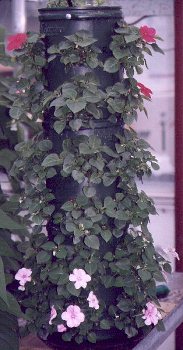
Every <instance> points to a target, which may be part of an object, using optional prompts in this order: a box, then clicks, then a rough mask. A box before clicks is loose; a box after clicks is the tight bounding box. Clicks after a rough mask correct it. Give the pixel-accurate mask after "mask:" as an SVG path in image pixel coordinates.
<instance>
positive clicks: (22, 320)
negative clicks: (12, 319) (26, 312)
mask: <svg viewBox="0 0 183 350" xmlns="http://www.w3.org/2000/svg"><path fill="white" fill-rule="evenodd" d="M26 325H27V321H26V320H24V318H18V326H19V327H25V326H26Z"/></svg>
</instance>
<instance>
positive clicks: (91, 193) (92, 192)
mask: <svg viewBox="0 0 183 350" xmlns="http://www.w3.org/2000/svg"><path fill="white" fill-rule="evenodd" d="M83 192H84V194H85V196H86V197H87V198H92V197H94V196H95V195H96V189H95V188H94V187H83Z"/></svg>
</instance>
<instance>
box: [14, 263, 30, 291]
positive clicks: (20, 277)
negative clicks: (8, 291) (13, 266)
mask: <svg viewBox="0 0 183 350" xmlns="http://www.w3.org/2000/svg"><path fill="white" fill-rule="evenodd" d="M31 275H32V270H31V269H26V268H25V267H23V268H22V269H19V270H18V272H17V273H16V275H15V279H16V280H17V281H19V284H20V286H22V287H24V286H25V284H26V282H31ZM18 289H19V290H25V288H24V289H23V288H21V287H19V288H18Z"/></svg>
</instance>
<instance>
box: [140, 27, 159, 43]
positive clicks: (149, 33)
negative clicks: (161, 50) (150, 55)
mask: <svg viewBox="0 0 183 350" xmlns="http://www.w3.org/2000/svg"><path fill="white" fill-rule="evenodd" d="M139 30H140V36H141V38H142V39H143V40H145V41H146V42H147V43H155V42H156V40H155V38H154V37H155V35H156V29H154V28H150V27H148V26H142V27H140V29H139Z"/></svg>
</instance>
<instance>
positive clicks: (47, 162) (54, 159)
mask: <svg viewBox="0 0 183 350" xmlns="http://www.w3.org/2000/svg"><path fill="white" fill-rule="evenodd" d="M60 163H61V160H60V158H59V156H58V154H56V153H52V154H49V155H48V156H46V158H45V159H44V160H43V162H42V164H41V165H42V166H43V167H45V168H47V167H52V166H55V165H59V164H60Z"/></svg>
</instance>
